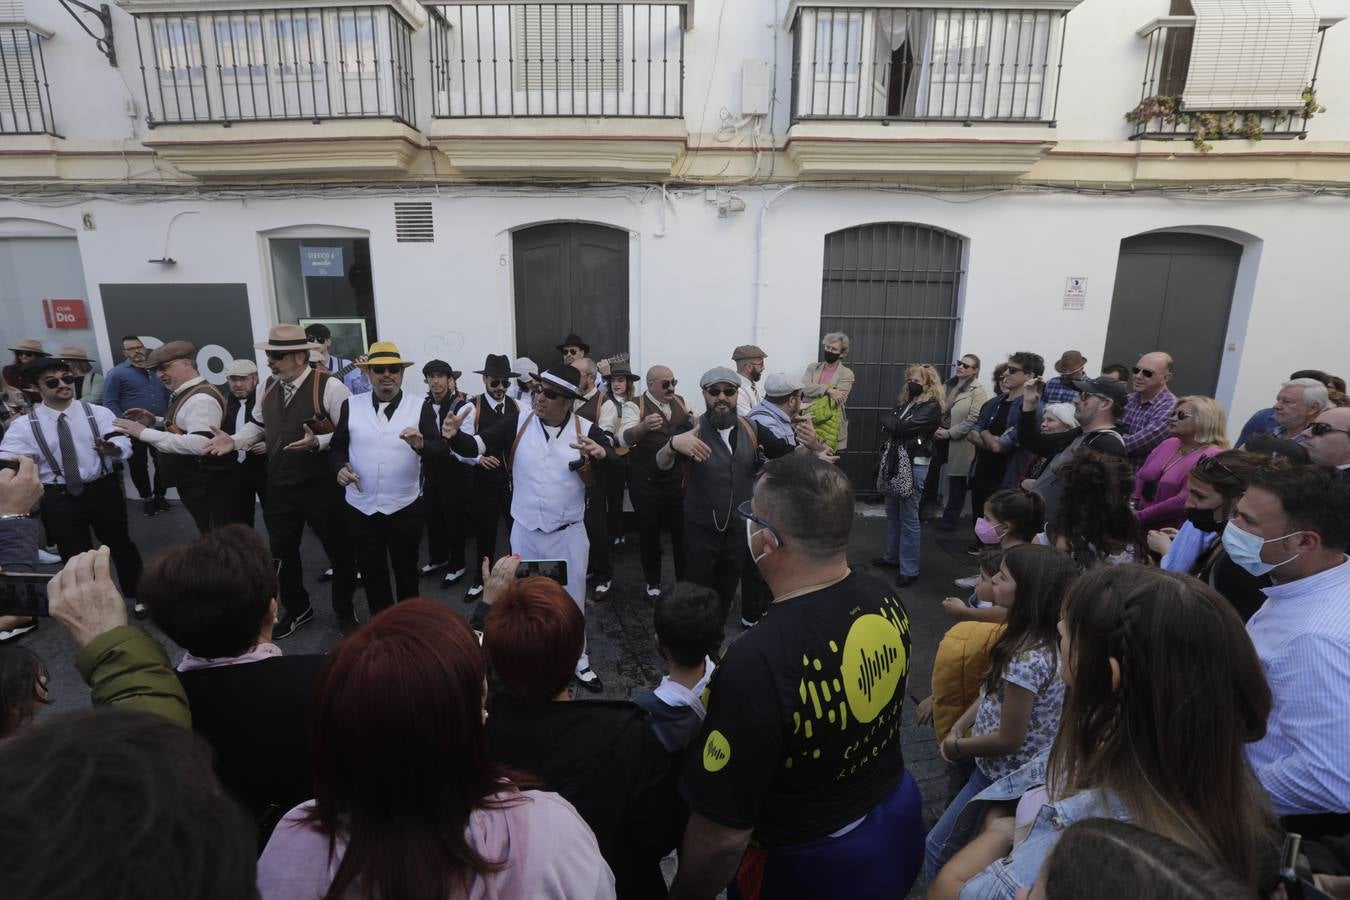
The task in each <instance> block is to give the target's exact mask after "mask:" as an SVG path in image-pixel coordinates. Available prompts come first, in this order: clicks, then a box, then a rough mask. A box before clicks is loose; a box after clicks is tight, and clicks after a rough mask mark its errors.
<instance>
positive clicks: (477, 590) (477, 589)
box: [464, 584, 483, 598]
mask: <svg viewBox="0 0 1350 900" xmlns="http://www.w3.org/2000/svg"><path fill="white" fill-rule="evenodd" d="M481 593H483V586H482V585H481V584H475V585H474V586H473V587H471V588H469V590H468V592H467V593H466V594H465V595H464V596H465V597H468V598H473V597H477V596H478V595H479V594H481Z"/></svg>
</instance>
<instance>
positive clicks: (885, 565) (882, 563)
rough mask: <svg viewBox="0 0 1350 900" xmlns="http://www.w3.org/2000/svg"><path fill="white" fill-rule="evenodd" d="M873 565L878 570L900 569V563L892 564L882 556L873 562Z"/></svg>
mask: <svg viewBox="0 0 1350 900" xmlns="http://www.w3.org/2000/svg"><path fill="white" fill-rule="evenodd" d="M872 565H873V566H875V567H876V568H878V569H898V568H900V563H898V562H892V561H891V560H889V559H886V558H885V557H882V556H878V557H877V558H876V559H874V560H872Z"/></svg>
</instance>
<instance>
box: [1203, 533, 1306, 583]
mask: <svg viewBox="0 0 1350 900" xmlns="http://www.w3.org/2000/svg"><path fill="white" fill-rule="evenodd" d="M1296 534H1302V532H1301V531H1291V532H1290V533H1289V534H1286V535H1283V536H1281V537H1277V538H1271V539H1270V540H1268V541H1263V540H1261V537H1260V535H1255V534H1252V533H1251V532H1250V531H1243V530H1242V529H1241V528H1239V527H1238V526H1237V525H1236V524H1234V523H1233V522H1232V521H1229V523H1228V527H1227V528H1225V529H1224V531H1223V548H1224V550H1226V551H1228V558H1229V559H1231V560H1232V561H1233V562H1235V563H1237V564H1238V565H1239V566H1241V567H1242V568H1244V569H1246V570H1247V571H1248V572H1249V573H1251V574H1252V575H1256V576H1258V577H1259V576H1261V575H1265V574H1266V573H1267V572H1270V571H1273V570H1275V569H1278V568H1279V567H1280V566H1283V565H1285V564H1286V563H1291V562H1293V561H1294V560H1296V559H1298V554H1297V553H1295V554H1294V555H1293V556H1291V557H1289V558H1288V559H1286V560H1285V561H1284V562H1278V563H1268V562H1266V561H1265V560H1263V559H1262V558H1261V548H1263V547H1264V546H1265V545H1266V544H1273V543H1275V542H1276V541H1283V540H1285V539H1286V538H1291V537H1293V536H1294V535H1296Z"/></svg>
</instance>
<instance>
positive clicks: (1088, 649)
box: [928, 565, 1279, 900]
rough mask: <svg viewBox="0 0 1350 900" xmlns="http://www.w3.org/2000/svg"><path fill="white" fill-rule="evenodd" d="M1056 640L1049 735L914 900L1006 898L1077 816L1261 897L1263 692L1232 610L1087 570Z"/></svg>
mask: <svg viewBox="0 0 1350 900" xmlns="http://www.w3.org/2000/svg"><path fill="white" fill-rule="evenodd" d="M1010 630H1011V629H1010ZM1060 632H1061V643H1060V647H1061V653H1060V657H1059V662H1060V673H1061V676H1062V678H1063V680H1064V681H1065V683H1066V684H1068V685H1069V687H1070V688H1071V690H1070V691H1069V692H1068V700H1067V702H1066V703H1065V706H1064V710H1063V715H1062V725H1061V727H1060V731H1059V734H1058V735H1057V736H1056V737H1055V739H1054V744H1053V746H1052V747H1051V749H1050V750H1049V751H1048V752H1047V753H1043V754H1041V755H1040V756H1039V757H1037V758H1036V759H1035V760H1033V761H1032V762H1031V763H1030V764H1028V765H1026V766H1023V767H1022V768H1021V769H1020V770H1018V771H1016V772H1013V773H1012V774H1010V775H1008V776H1006V777H1004V778H1003V779H1001V780H1000V781H998V782H996V783H995V784H993V785H992V786H990V787H989V788H987V789H986V790H984V791H983V792H981V793H980V794H979V795H978V796H976V797H975V799H974V800H973V801H972V802H971V803H969V804H968V805H967V807H966V809H965V810H964V811H962V812H961V813H960V814H959V816H957V817H956V821H955V824H954V825H953V826H952V828H951V829H950V831H949V834H950V835H951V839H950V841H949V846H948V847H947V848H939V849H940V850H941V853H940V855H943V856H945V855H946V854H947V853H948V852H950V851H951V850H954V849H955V848H956V847H959V846H962V845H964V847H963V849H961V850H960V851H959V852H957V853H955V855H954V856H951V858H950V861H949V862H947V864H946V865H945V866H944V867H943V868H942V871H941V872H940V873H939V874H938V877H937V878H936V879H935V880H934V881H933V883H932V885H931V886H930V888H929V893H928V896H929V898H930V900H952V898H956V897H958V896H959V897H961V898H964V900H1013V898H1014V897H1015V896H1016V895H1017V894H1018V891H1019V888H1029V887H1031V886H1032V885H1033V883H1034V882H1035V881H1036V878H1037V874H1038V873H1039V872H1040V871H1041V868H1042V866H1043V865H1044V863H1045V860H1046V859H1047V858H1048V857H1049V856H1050V855H1051V852H1052V851H1053V850H1054V848H1055V846H1056V844H1057V842H1059V841H1060V840H1061V839H1062V838H1063V837H1064V835H1065V829H1066V828H1069V827H1070V826H1072V825H1073V824H1074V823H1075V822H1079V821H1081V820H1084V819H1091V818H1110V819H1116V820H1119V821H1126V822H1130V823H1132V824H1134V825H1137V826H1139V827H1140V828H1145V829H1147V830H1148V831H1151V832H1154V833H1155V834H1160V835H1162V836H1163V837H1166V838H1169V839H1171V840H1173V841H1176V842H1177V843H1179V844H1181V845H1182V846H1184V847H1186V848H1188V849H1189V850H1191V851H1192V852H1193V853H1195V854H1197V855H1198V856H1200V857H1201V858H1202V859H1204V860H1205V861H1206V862H1207V863H1209V864H1210V865H1212V866H1215V867H1217V868H1218V869H1220V870H1221V871H1223V872H1224V873H1226V874H1227V875H1228V876H1229V877H1231V878H1233V879H1235V880H1236V881H1238V882H1239V883H1240V884H1243V885H1245V886H1246V888H1247V890H1249V891H1251V892H1255V891H1256V890H1257V888H1258V886H1262V887H1269V886H1270V885H1271V884H1273V882H1274V875H1275V873H1274V868H1275V867H1276V865H1277V864H1278V851H1279V836H1278V832H1277V829H1276V823H1275V820H1274V818H1273V816H1272V814H1271V810H1270V801H1269V799H1268V798H1267V797H1266V795H1265V792H1264V791H1263V790H1262V788H1261V785H1260V784H1259V783H1258V782H1257V780H1256V777H1255V775H1254V774H1253V772H1252V769H1251V766H1250V765H1249V764H1248V762H1247V755H1246V749H1245V746H1244V745H1245V744H1247V743H1249V742H1251V741H1254V740H1257V739H1258V738H1260V737H1261V736H1262V735H1263V734H1264V733H1265V728H1266V719H1267V717H1268V716H1269V715H1270V708H1271V695H1270V688H1269V687H1268V686H1267V684H1266V680H1265V675H1264V672H1263V670H1262V667H1261V661H1260V659H1258V658H1257V655H1256V650H1255V648H1254V647H1253V646H1252V642H1251V639H1250V638H1249V637H1248V636H1247V632H1246V630H1245V629H1244V628H1243V625H1242V620H1241V619H1240V618H1238V615H1237V613H1236V612H1234V611H1233V608H1232V606H1231V605H1230V604H1229V603H1228V602H1227V601H1226V600H1224V598H1223V597H1222V596H1220V595H1219V594H1218V593H1217V592H1215V591H1214V590H1213V589H1212V588H1210V587H1208V586H1207V585H1205V584H1203V583H1201V582H1200V581H1197V580H1196V579H1194V578H1186V577H1182V576H1178V575H1173V574H1171V573H1166V572H1159V571H1158V570H1156V569H1149V568H1144V567H1142V566H1137V565H1132V566H1131V565H1127V566H1101V567H1098V568H1096V569H1094V570H1092V571H1091V572H1089V573H1088V574H1087V575H1085V576H1083V577H1082V578H1080V579H1079V580H1078V582H1077V583H1076V584H1075V585H1074V587H1073V589H1072V590H1071V591H1070V592H1069V595H1068V597H1067V598H1066V599H1065V601H1064V606H1063V612H1062V621H1061V624H1060ZM961 746H962V748H964V747H965V746H966V741H965V740H962V742H961ZM1197 748H1204V750H1203V752H1198V751H1197ZM982 823H983V825H984V830H983V832H981V833H980V834H979V836H978V837H975V838H974V839H973V840H972V839H970V836H971V835H973V834H974V833H975V832H976V831H977V830H979V829H980V827H981V824H982ZM930 846H931V841H930ZM1095 865H1097V867H1098V868H1100V869H1101V870H1103V872H1104V871H1105V870H1106V869H1107V868H1108V864H1107V863H1106V862H1105V861H1103V860H1100V859H1097V860H1096V863H1095ZM1072 896H1075V897H1077V896H1082V895H1079V894H1076V893H1075V894H1072ZM1094 896H1106V895H1102V894H1097V895H1094ZM1111 896H1120V897H1126V896H1128V897H1135V896H1149V895H1147V894H1137V893H1132V892H1129V891H1125V892H1124V893H1116V894H1112V895H1111ZM1224 896H1242V895H1241V894H1232V895H1224ZM1249 896H1250V894H1249Z"/></svg>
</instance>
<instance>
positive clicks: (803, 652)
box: [683, 571, 910, 847]
mask: <svg viewBox="0 0 1350 900" xmlns="http://www.w3.org/2000/svg"><path fill="white" fill-rule="evenodd" d="M909 660H910V636H909V617H908V616H907V615H906V613H905V608H904V606H903V604H901V602H900V599H899V598H898V597H897V596H896V592H895V588H894V587H893V586H891V585H890V584H888V583H887V582H885V581H883V580H881V579H879V578H877V577H876V576H875V575H872V574H869V573H865V572H857V571H855V572H853V573H851V574H850V575H849V576H848V577H847V578H845V579H844V580H843V581H841V582H839V583H838V584H834V585H831V586H829V587H827V588H824V589H822V590H819V591H815V592H813V593H810V594H804V595H802V596H800V597H794V598H791V599H789V600H784V601H783V602H781V603H775V604H774V605H773V606H772V607H771V608H770V610H769V614H768V615H767V616H765V617H764V618H763V619H762V620H761V621H760V623H759V624H758V625H756V626H755V627H754V628H753V629H751V630H750V631H747V632H746V633H745V634H743V635H742V636H741V637H740V638H738V639H737V640H736V642H735V643H733V644H732V645H731V647H730V648H729V649H728V650H727V654H726V658H725V659H724V660H723V661H722V663H721V665H719V666H718V667H717V671H716V672H715V673H714V675H713V679H712V683H711V685H710V687H709V698H708V701H707V703H708V714H707V718H706V719H705V720H704V723H703V731H702V733H701V734H700V736H699V739H698V742H697V743H696V744H695V745H694V753H693V754H692V757H691V759H690V761H689V768H688V769H687V771H686V772H685V777H684V783H683V787H684V793H685V796H686V798H687V800H688V801H689V806H690V808H691V809H692V810H693V811H694V812H697V813H699V814H700V815H702V816H704V817H706V818H708V819H711V820H712V821H714V822H717V823H718V824H720V825H724V826H726V827H728V828H753V829H754V832H755V839H756V840H757V841H758V842H759V843H760V844H761V845H762V846H767V847H772V846H781V845H785V844H796V843H801V842H804V841H809V840H812V839H814V838H818V837H820V836H822V835H826V834H830V833H832V832H834V831H837V830H839V829H840V828H842V827H843V826H845V825H847V824H849V823H850V822H853V821H855V820H857V819H859V818H861V817H862V816H864V815H865V814H866V813H867V811H868V810H869V809H871V808H872V807H873V806H875V805H876V804H877V803H878V802H879V801H880V800H881V799H882V798H883V797H884V796H885V795H886V794H887V793H888V792H889V791H890V790H891V789H892V788H894V787H895V785H896V784H897V783H898V782H899V780H900V778H901V777H902V775H903V774H904V756H903V754H902V752H901V749H900V708H901V706H902V705H903V704H904V698H905V679H906V675H907V674H908V672H909Z"/></svg>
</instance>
